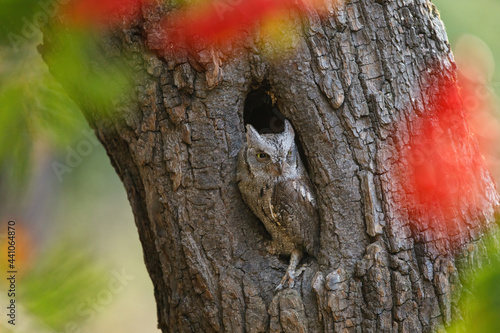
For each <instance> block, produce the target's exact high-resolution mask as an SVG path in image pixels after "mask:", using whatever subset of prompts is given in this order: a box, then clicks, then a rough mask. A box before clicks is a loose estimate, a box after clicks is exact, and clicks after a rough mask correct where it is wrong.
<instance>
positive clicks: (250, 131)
mask: <svg viewBox="0 0 500 333" xmlns="http://www.w3.org/2000/svg"><path fill="white" fill-rule="evenodd" d="M247 142H251V143H253V144H254V145H262V144H264V140H263V139H262V137H261V136H260V134H259V132H257V130H256V129H255V128H254V127H253V126H252V125H250V124H248V125H247Z"/></svg>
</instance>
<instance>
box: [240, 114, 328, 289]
mask: <svg viewBox="0 0 500 333" xmlns="http://www.w3.org/2000/svg"><path fill="white" fill-rule="evenodd" d="M246 129H247V132H246V143H245V144H244V145H243V147H242V149H241V151H240V153H239V156H238V168H237V171H238V172H237V181H238V187H239V189H240V192H241V194H242V197H243V200H244V201H245V202H246V204H247V205H248V206H249V207H250V209H251V210H252V211H253V213H254V214H255V215H256V216H257V217H258V218H259V219H260V220H261V221H262V222H263V223H264V226H265V227H266V229H267V231H268V232H269V233H270V234H271V237H272V239H273V242H272V245H271V248H272V249H273V251H275V252H276V253H278V254H283V255H290V264H289V266H288V269H287V273H286V275H285V276H284V277H283V279H282V280H281V283H280V284H279V285H278V287H277V289H282V288H283V287H284V285H285V283H286V281H287V280H288V282H289V286H290V287H293V285H294V278H295V277H297V276H299V275H300V274H301V273H302V272H303V271H304V268H301V269H299V270H297V265H298V263H299V261H300V259H301V257H302V255H303V253H304V252H306V253H308V254H310V255H315V254H316V251H317V248H318V242H319V218H318V212H317V209H316V201H315V197H314V192H313V190H312V185H311V181H310V179H309V177H308V175H307V172H306V169H305V168H304V165H303V163H302V160H301V159H300V155H299V151H298V149H297V145H296V144H295V139H294V138H295V134H294V131H293V128H292V126H291V124H290V123H289V122H288V120H285V126H284V131H283V132H282V133H275V134H259V133H258V132H257V131H256V130H255V128H253V126H252V125H247V126H246Z"/></svg>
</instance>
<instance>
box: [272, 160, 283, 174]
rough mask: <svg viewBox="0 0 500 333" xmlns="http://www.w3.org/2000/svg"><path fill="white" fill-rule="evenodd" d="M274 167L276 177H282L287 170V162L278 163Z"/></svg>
mask: <svg viewBox="0 0 500 333" xmlns="http://www.w3.org/2000/svg"><path fill="white" fill-rule="evenodd" d="M273 166H274V168H273V169H274V170H273V171H274V172H275V173H276V175H278V176H281V175H282V174H283V170H285V161H278V162H276V163H275V164H274V165H273Z"/></svg>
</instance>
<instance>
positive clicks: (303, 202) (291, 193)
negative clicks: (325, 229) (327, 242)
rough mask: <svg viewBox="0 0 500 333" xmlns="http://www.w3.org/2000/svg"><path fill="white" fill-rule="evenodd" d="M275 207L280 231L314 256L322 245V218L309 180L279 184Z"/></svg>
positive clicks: (272, 201) (274, 201) (273, 197)
mask: <svg viewBox="0 0 500 333" xmlns="http://www.w3.org/2000/svg"><path fill="white" fill-rule="evenodd" d="M271 205H272V207H273V211H274V214H275V215H276V221H277V222H278V223H277V224H278V226H277V228H278V229H281V230H280V232H282V233H286V234H288V236H289V237H290V238H291V239H292V240H293V242H294V243H295V244H300V245H302V246H303V247H304V249H305V250H306V252H308V253H309V254H313V255H314V254H315V253H316V250H317V248H318V245H319V244H318V242H319V218H318V211H317V209H316V203H315V199H314V194H313V192H312V189H311V183H310V181H309V179H308V178H304V177H302V178H299V179H296V180H288V181H283V182H280V183H278V184H276V186H275V188H274V191H273V195H272V197H271Z"/></svg>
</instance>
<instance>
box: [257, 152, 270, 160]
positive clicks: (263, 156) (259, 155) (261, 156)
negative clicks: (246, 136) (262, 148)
mask: <svg viewBox="0 0 500 333" xmlns="http://www.w3.org/2000/svg"><path fill="white" fill-rule="evenodd" d="M268 156H269V155H267V154H264V153H258V154H257V158H260V159H264V158H267V157H268Z"/></svg>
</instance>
